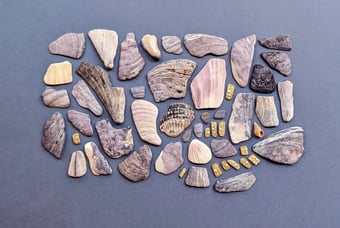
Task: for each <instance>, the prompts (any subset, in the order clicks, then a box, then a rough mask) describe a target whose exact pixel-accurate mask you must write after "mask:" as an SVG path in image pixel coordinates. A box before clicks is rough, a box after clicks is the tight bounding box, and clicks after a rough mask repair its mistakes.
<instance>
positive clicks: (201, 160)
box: [188, 139, 212, 164]
mask: <svg viewBox="0 0 340 228" xmlns="http://www.w3.org/2000/svg"><path fill="white" fill-rule="evenodd" d="M211 158H212V154H211V150H210V148H209V147H208V146H207V145H205V144H204V143H203V142H201V141H200V140H198V139H193V140H192V141H191V143H190V144H189V148H188V159H189V161H190V162H192V163H194V164H207V163H208V162H209V161H210V160H211Z"/></svg>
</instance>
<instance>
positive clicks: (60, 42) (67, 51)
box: [48, 33, 85, 59]
mask: <svg viewBox="0 0 340 228" xmlns="http://www.w3.org/2000/svg"><path fill="white" fill-rule="evenodd" d="M48 50H49V51H50V53H51V54H55V55H63V56H67V57H71V58H74V59H80V58H81V57H82V56H83V53H84V50H85V35H84V33H65V34H64V35H62V36H60V37H59V38H58V39H56V40H55V41H53V42H51V43H50V45H49V46H48Z"/></svg>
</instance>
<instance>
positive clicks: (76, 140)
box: [72, 132, 80, 145]
mask: <svg viewBox="0 0 340 228" xmlns="http://www.w3.org/2000/svg"><path fill="white" fill-rule="evenodd" d="M72 142H73V144H74V145H79V144H80V134H79V133H78V132H76V133H73V134H72Z"/></svg>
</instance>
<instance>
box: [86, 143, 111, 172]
mask: <svg viewBox="0 0 340 228" xmlns="http://www.w3.org/2000/svg"><path fill="white" fill-rule="evenodd" d="M85 154H86V157H87V159H89V163H90V168H91V171H92V173H93V175H96V176H98V175H111V174H112V169H111V167H110V165H109V163H108V162H107V160H106V158H105V157H104V156H103V155H102V153H101V152H100V151H99V148H98V147H97V145H96V144H95V143H94V142H88V143H86V144H85Z"/></svg>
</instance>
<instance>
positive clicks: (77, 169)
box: [67, 150, 87, 177]
mask: <svg viewBox="0 0 340 228" xmlns="http://www.w3.org/2000/svg"><path fill="white" fill-rule="evenodd" d="M86 171H87V167H86V158H85V155H84V153H83V152H82V151H80V150H78V151H75V152H73V153H72V155H71V159H70V163H69V166H68V171H67V174H68V175H69V176H70V177H82V176H84V175H85V174H86Z"/></svg>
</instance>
